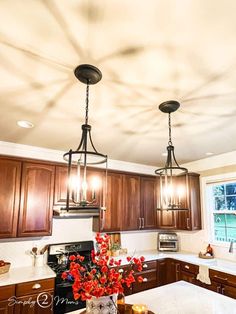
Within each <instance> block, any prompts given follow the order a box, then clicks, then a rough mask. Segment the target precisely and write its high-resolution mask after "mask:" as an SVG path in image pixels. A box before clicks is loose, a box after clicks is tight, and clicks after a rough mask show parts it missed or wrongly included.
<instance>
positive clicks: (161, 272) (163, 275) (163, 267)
mask: <svg viewBox="0 0 236 314" xmlns="http://www.w3.org/2000/svg"><path fill="white" fill-rule="evenodd" d="M166 284H167V260H166V259H163V260H162V259H161V260H157V285H158V287H159V286H163V285H166Z"/></svg>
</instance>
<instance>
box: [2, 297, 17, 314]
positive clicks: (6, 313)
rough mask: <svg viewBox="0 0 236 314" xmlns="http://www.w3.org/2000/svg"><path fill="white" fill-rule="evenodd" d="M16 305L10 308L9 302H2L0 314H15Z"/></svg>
mask: <svg viewBox="0 0 236 314" xmlns="http://www.w3.org/2000/svg"><path fill="white" fill-rule="evenodd" d="M13 313H14V305H11V306H9V301H8V300H7V301H0V314H13Z"/></svg>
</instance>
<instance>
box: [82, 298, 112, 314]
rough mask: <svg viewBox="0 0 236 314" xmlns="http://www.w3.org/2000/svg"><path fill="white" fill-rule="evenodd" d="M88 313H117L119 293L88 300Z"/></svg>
mask: <svg viewBox="0 0 236 314" xmlns="http://www.w3.org/2000/svg"><path fill="white" fill-rule="evenodd" d="M86 313H89V314H116V313H117V294H111V295H107V296H103V297H100V298H96V297H92V298H91V299H90V300H86Z"/></svg>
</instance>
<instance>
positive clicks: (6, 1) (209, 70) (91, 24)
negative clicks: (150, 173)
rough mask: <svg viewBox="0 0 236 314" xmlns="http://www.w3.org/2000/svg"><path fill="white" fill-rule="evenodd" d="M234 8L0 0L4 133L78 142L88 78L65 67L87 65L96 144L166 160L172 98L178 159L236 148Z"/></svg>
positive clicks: (46, 142)
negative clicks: (95, 75) (167, 107)
mask: <svg viewBox="0 0 236 314" xmlns="http://www.w3.org/2000/svg"><path fill="white" fill-rule="evenodd" d="M235 12H236V2H235V1H234V0H207V1H205V0H191V1H189V0H176V1H174V0H159V1H158V0H147V1H143V0H136V1H127V0H119V1H117V0H103V1H99V0H24V1H22V0H1V1H0V19H1V25H0V64H1V66H0V80H1V86H0V108H1V115H0V140H2V141H10V142H15V143H21V144H28V145H34V146H40V147H46V148H51V149H59V150H63V151H67V150H69V149H70V148H72V149H75V148H76V147H77V146H78V143H79V141H80V134H81V124H82V123H83V121H84V118H83V117H84V108H85V89H86V86H85V85H84V84H82V83H81V82H79V81H78V80H77V79H76V78H75V77H74V75H73V70H74V68H75V67H76V66H77V65H79V64H82V63H89V64H93V65H95V66H97V67H98V68H99V69H100V70H101V71H102V73H103V78H102V80H101V81H100V82H99V83H98V84H97V85H93V86H91V88H90V107H89V109H90V111H89V122H90V124H91V125H92V131H93V141H94V143H95V146H96V148H97V149H98V150H99V151H100V152H101V153H104V154H108V156H109V157H110V158H112V159H118V160H124V161H131V162H137V163H143V164H149V165H160V164H162V163H163V162H164V160H165V157H163V156H162V155H161V154H162V153H163V152H164V151H165V147H166V145H167V141H168V132H167V131H168V130H167V125H168V124H167V118H168V117H167V115H166V114H164V113H162V112H160V111H159V110H158V106H159V104H160V103H161V102H163V101H166V100H169V99H175V100H178V101H179V102H180V103H181V107H180V109H179V110H178V111H177V112H175V113H174V114H173V115H172V125H173V129H172V137H173V138H172V139H173V143H174V145H175V151H176V157H177V160H178V161H179V163H184V162H189V161H193V160H198V159H201V158H205V157H206V155H205V154H206V153H207V152H213V153H214V154H220V153H224V152H229V151H233V150H236V141H235V139H234V136H233V134H235V133H236V123H235V119H236V117H235V116H236V58H235V56H236V40H235V31H236V19H235ZM18 120H29V121H31V122H32V123H33V124H34V125H35V127H34V128H32V129H22V128H19V127H18V126H17V124H16V122H17V121H18Z"/></svg>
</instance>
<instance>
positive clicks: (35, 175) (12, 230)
mask: <svg viewBox="0 0 236 314" xmlns="http://www.w3.org/2000/svg"><path fill="white" fill-rule="evenodd" d="M54 169H55V167H54V166H53V165H51V164H46V163H43V162H42V163H37V162H26V161H24V160H22V159H18V160H17V158H12V159H11V158H5V157H1V158H0V178H1V179H0V192H1V194H0V195H1V197H0V208H1V213H2V217H1V220H0V238H11V237H31V236H35V237H37V236H44V235H50V234H51V229H52V201H53V189H54Z"/></svg>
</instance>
